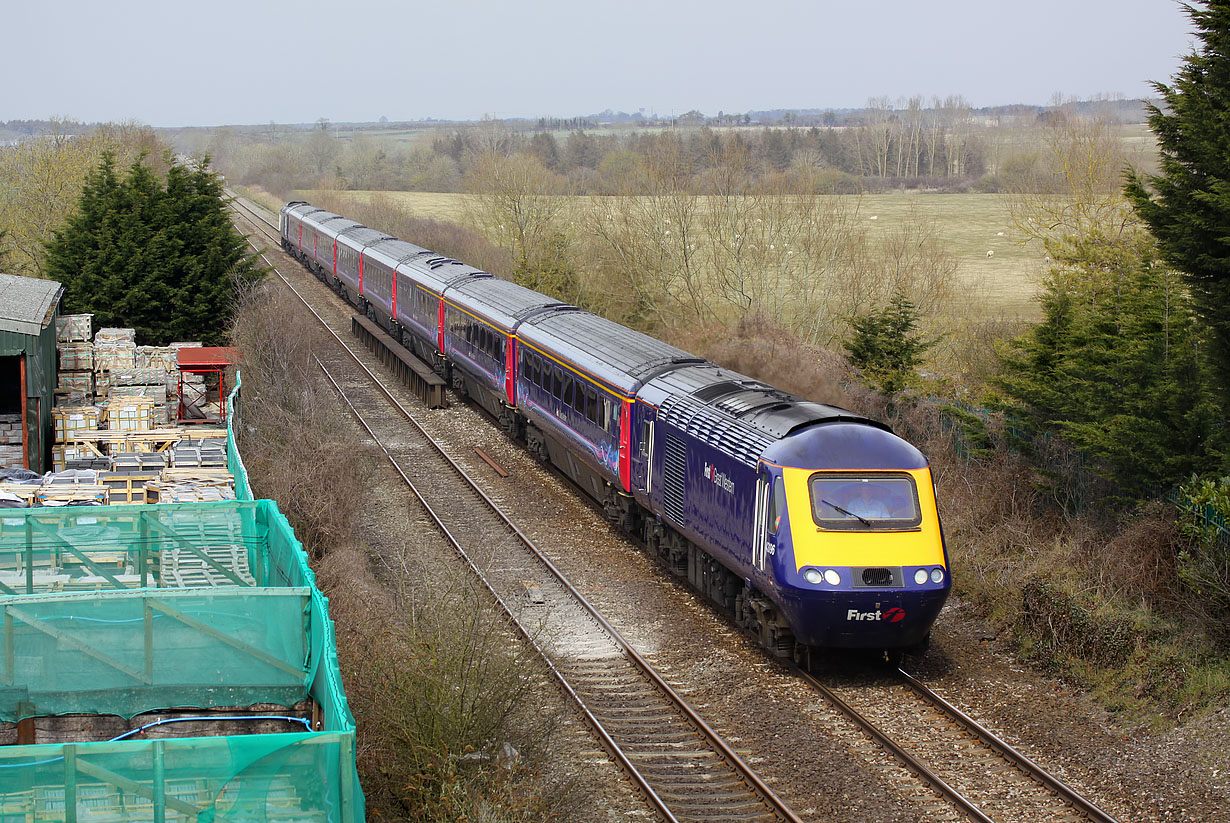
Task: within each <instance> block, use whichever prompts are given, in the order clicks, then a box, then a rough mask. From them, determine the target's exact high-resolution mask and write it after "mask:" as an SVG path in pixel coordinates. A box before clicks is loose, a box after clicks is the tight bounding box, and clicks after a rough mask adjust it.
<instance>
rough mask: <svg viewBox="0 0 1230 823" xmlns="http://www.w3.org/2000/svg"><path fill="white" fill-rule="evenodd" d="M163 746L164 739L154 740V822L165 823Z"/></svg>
mask: <svg viewBox="0 0 1230 823" xmlns="http://www.w3.org/2000/svg"><path fill="white" fill-rule="evenodd" d="M165 747H166V743H165V742H164V741H162V740H155V741H154V785H153V789H154V823H166V819H167V785H166V761H165V759H164V758H163V749H164V748H165Z"/></svg>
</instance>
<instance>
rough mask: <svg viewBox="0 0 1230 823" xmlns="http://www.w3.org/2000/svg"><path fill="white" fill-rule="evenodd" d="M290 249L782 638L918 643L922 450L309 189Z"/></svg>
mask: <svg viewBox="0 0 1230 823" xmlns="http://www.w3.org/2000/svg"><path fill="white" fill-rule="evenodd" d="M280 222H281V234H282V246H283V248H284V249H285V250H286V251H287V252H288V253H290V254H292V255H293V256H295V257H296V258H297V259H299V260H300V261H301V262H302V263H303V264H304V265H305V266H307V267H308V268H309V269H310V270H311V271H313V272H315V273H316V275H317V276H318V277H320V278H321V279H322V280H323V281H324V282H326V283H328V284H329V285H330V286H332V287H333V288H334V289H335V290H336V291H337V292H338V294H339V295H341V296H342V297H343V298H344V299H346V300H348V301H349V302H351V303H352V304H353V305H354V306H356V307H357V308H358V309H359V310H360V311H363V312H364V313H366V314H367V316H368V317H370V318H371V319H373V320H374V321H376V322H377V323H379V324H380V325H381V326H382V327H383V328H385V329H386V330H387V331H388V332H389V334H390V335H391V336H392V337H393V338H394V339H395V340H397V341H399V342H400V343H401V344H402V345H404V346H405V347H406V348H408V349H410V350H411V351H413V352H414V353H415V354H417V355H418V356H419V357H420V358H422V359H424V360H425V361H427V362H429V363H432V364H433V366H434V368H435V369H436V370H437V371H438V372H439V373H440V374H441V375H442V376H444V377H446V378H447V379H449V380H450V381H451V383H452V385H453V387H454V388H456V389H457V390H459V391H461V392H463V393H465V394H467V395H469V396H470V397H471V398H472V399H473V400H474V401H476V402H477V403H479V404H480V405H481V406H483V407H484V408H485V409H486V410H487V411H489V412H490V413H491V414H492V415H493V416H495V417H496V418H497V419H498V420H499V421H500V423H501V424H502V425H503V426H504V427H505V428H506V429H507V430H508V431H509V432H510V433H511V434H512V435H514V436H515V437H518V438H521V439H523V440H524V441H525V443H526V444H527V446H528V447H529V448H530V449H531V450H532V451H533V452H534V453H536V454H537V455H539V456H540V457H541V458H542V459H543V460H545V461H548V462H550V463H552V464H553V465H555V466H556V467H557V468H558V469H559V470H560V471H562V472H563V473H564V474H566V475H567V476H568V477H570V478H571V479H572V480H573V481H574V482H575V483H576V484H577V485H578V486H579V487H580V488H581V489H583V490H584V491H586V492H587V493H588V494H590V495H592V496H593V497H594V498H595V499H596V500H597V501H599V502H600V503H601V504H602V506H603V508H604V510H605V511H606V514H607V516H608V518H609V519H610V520H611V521H612V522H613V523H617V524H618V525H620V526H621V527H622V528H623V529H625V530H626V531H628V532H629V533H631V534H634V535H636V536H637V537H639V538H640V539H641V540H642V541H643V542H644V543H645V545H646V546H648V547H649V549H650V550H651V551H652V552H654V553H655V554H657V555H658V556H659V557H660V558H661V559H662V560H663V561H664V562H665V564H666V565H667V566H668V568H669V569H670V570H671V571H672V572H673V573H675V574H677V575H679V576H682V577H686V578H687V579H688V581H689V582H690V583H691V584H692V585H693V586H695V587H696V588H697V589H699V590H700V591H701V592H703V593H704V594H706V595H707V596H708V597H709V598H710V599H711V600H713V601H714V602H716V603H717V604H719V605H720V606H721V607H722V608H723V609H725V610H726V611H727V612H728V613H729V614H730V615H731V616H732V617H733V618H734V619H735V620H736V621H737V622H738V623H739V624H741V625H742V626H744V627H746V628H747V629H749V630H751V631H753V632H754V633H755V634H756V635H757V636H758V637H759V638H760V641H761V643H762V644H763V645H764V646H765V647H766V648H768V649H770V650H771V651H773V652H774V653H775V654H778V655H782V656H791V655H793V656H794V657H795V658H796V659H801V658H802V657H804V656H806V655H807V654H808V653H809V651H810V650H811V649H812V648H826V647H827V648H833V647H844V648H866V649H874V650H880V651H884V652H886V653H888V654H890V655H895V654H898V653H900V652H901V651H903V650H911V649H916V648H919V647H921V646H923V645H924V644H925V643H926V641H927V639H928V637H929V633H930V629H931V626H932V623H933V622H934V621H935V618H936V616H937V614H938V613H939V611H940V608H941V606H943V604H944V601H945V599H946V598H947V596H948V592H949V589H950V586H951V578H950V573H949V567H948V558H947V553H946V550H945V547H944V538H943V534H942V531H941V528H940V518H939V513H938V510H937V507H936V495H935V486H934V483H933V480H932V476H931V471H930V468H929V465H928V463H927V460H926V458H925V457H923V455H922V454H921V453H920V452H919V451H918V450H917V449H916V448H914V447H913V446H911V445H910V444H909V443H907V442H906V441H904V440H902V439H901V438H899V437H897V436H896V435H894V434H893V433H892V432H891V431H890V430H889V428H888V427H887V426H885V425H883V424H881V423H878V422H876V421H874V420H870V419H867V418H865V417H861V416H859V415H856V414H852V413H850V412H848V411H845V410H843V409H839V408H836V407H833V406H825V405H820V404H817V403H811V402H808V401H805V400H802V399H800V398H798V397H794V396H791V395H789V394H786V393H784V392H781V391H778V390H777V389H774V388H773V387H772V386H768V385H766V384H764V383H761V382H759V381H756V380H753V379H751V378H748V377H745V376H743V375H741V374H737V373H735V372H732V371H729V370H727V369H724V368H721V367H720V366H717V365H715V364H713V363H710V362H707V361H705V360H703V359H701V358H698V357H695V356H693V355H690V354H688V353H687V352H685V351H682V350H680V349H677V348H675V347H673V346H668V345H666V344H665V343H662V342H660V341H658V340H655V339H653V338H651V337H648V336H646V335H644V334H641V333H639V332H636V331H633V330H631V329H628V328H626V327H624V326H621V325H619V324H617V323H614V322H611V321H609V320H606V319H604V318H602V317H599V316H597V315H594V314H591V313H589V312H586V311H582V310H581V309H578V308H577V307H575V306H571V305H567V304H564V303H561V302H559V301H557V300H553V299H552V298H550V297H548V296H546V295H543V294H539V293H538V292H535V291H531V290H529V289H526V288H523V287H521V286H518V285H516V284H514V283H511V282H508V281H506V280H501V279H499V278H496V277H493V276H492V275H490V274H488V273H486V272H483V271H480V270H478V269H475V268H473V267H471V266H467V265H465V264H464V263H461V262H459V261H456V260H452V259H449V258H447V257H445V256H442V255H438V254H435V253H433V252H431V251H429V250H427V249H423V248H421V247H419V246H415V245H412V244H410V243H406V242H403V241H401V240H397V239H395V238H392V237H390V236H388V235H386V234H384V233H382V232H379V231H376V230H374V229H370V228H367V227H366V226H362V225H360V224H358V223H356V222H354V221H353V220H348V219H347V218H345V217H342V216H340V215H337V214H333V213H331V212H327V211H324V210H322V209H319V208H315V207H313V206H311V205H309V204H307V203H303V202H293V203H288V204H287V205H286V206H285V207H284V208H283V209H282V212H281V221H280Z"/></svg>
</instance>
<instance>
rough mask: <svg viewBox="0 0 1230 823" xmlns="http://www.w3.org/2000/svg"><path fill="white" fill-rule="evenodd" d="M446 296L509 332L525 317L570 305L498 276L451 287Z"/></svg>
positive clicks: (448, 299)
mask: <svg viewBox="0 0 1230 823" xmlns="http://www.w3.org/2000/svg"><path fill="white" fill-rule="evenodd" d="M484 273H485V272H484ZM444 299H445V301H446V302H448V303H453V304H454V305H457V306H459V307H461V308H462V309H464V310H466V311H468V312H470V313H472V314H475V315H478V316H479V317H483V318H485V319H487V320H490V321H491V322H493V323H496V324H497V325H499V326H500V327H502V328H503V329H504V330H505V331H507V330H509V329H515V328H517V324H518V323H520V322H521V321H522V320H524V319H525V318H527V317H530V316H532V315H534V314H538V313H539V312H541V311H544V310H547V309H554V308H561V307H565V306H566V305H567V304H565V303H561V302H560V301H558V300H554V299H552V298H550V297H547V296H546V295H545V294H539V293H538V292H536V291H533V290H532V289H527V288H526V287H525V286H519V285H517V284H516V283H513V282H510V281H508V280H501V279H499V278H498V277H491V278H482V279H478V280H467V281H465V282H463V283H461V284H460V285H458V286H456V287H454V288H450V289H449V290H448V293H447V294H445V295H444ZM568 308H571V307H568Z"/></svg>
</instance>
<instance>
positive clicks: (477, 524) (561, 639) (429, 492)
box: [275, 268, 801, 823]
mask: <svg viewBox="0 0 1230 823" xmlns="http://www.w3.org/2000/svg"><path fill="white" fill-rule="evenodd" d="M276 271H277V270H276V268H275V272H276ZM278 276H279V277H282V276H281V274H280V273H278ZM282 280H283V282H284V283H286V285H287V286H288V287H289V288H291V289H292V291H294V293H295V294H296V295H299V297H300V299H301V300H303V302H304V305H305V306H307V307H308V309H309V310H311V311H312V313H313V314H314V315H315V316H316V317H317V319H318V320H320V322H321V324H322V325H323V326H324V327H325V329H326V330H327V331H328V332H329V334H331V335H332V336H333V337H334V339H335V340H336V342H337V343H338V346H337V347H335V348H334V349H333V350H332V352H330V353H322V356H321V357H320V360H319V362H320V366H321V368H322V370H323V371H324V373H325V375H326V376H327V377H328V379H329V381H330V382H331V383H332V384H333V386H334V387H335V388H336V389H337V391H338V393H339V395H340V396H341V397H342V399H343V400H344V402H345V403H346V404H347V405H348V406H349V407H350V409H351V411H352V412H353V413H354V415H355V417H356V419H357V420H358V421H359V423H360V425H362V426H363V428H364V429H365V430H366V431H367V432H368V434H369V435H370V437H371V438H372V440H374V441H375V442H376V444H377V445H378V446H379V447H380V448H381V449H382V450H383V452H384V454H385V455H386V456H387V457H388V459H389V461H390V463H391V464H392V465H393V467H394V469H395V470H396V471H397V473H398V474H399V475H401V477H402V479H403V480H404V481H405V482H406V484H407V486H408V487H409V488H410V489H411V491H412V492H413V494H414V495H415V496H416V497H417V498H418V500H419V501H420V503H421V504H422V506H423V507H424V509H425V511H426V512H427V515H428V516H429V517H430V518H431V520H432V521H433V522H434V523H435V524H436V526H437V528H438V529H439V530H440V532H441V534H442V535H443V536H444V538H445V539H446V540H447V541H448V542H449V543H450V544H451V545H452V546H453V547H454V549H455V550H456V551H457V552H458V554H459V555H460V556H461V557H462V558H463V559H464V560H465V561H466V562H467V563H468V564H469V565H470V567H471V569H472V570H473V571H474V573H475V574H476V575H478V577H479V578H480V579H481V580H482V582H483V584H484V585H485V586H486V587H487V588H488V589H489V591H490V592H491V594H492V595H493V597H494V598H495V599H496V601H497V602H498V603H499V604H500V606H501V607H502V608H503V609H504V610H505V612H506V613H507V615H508V617H509V619H510V620H512V621H513V622H514V623H515V625H516V626H517V627H518V628H519V629H520V630H521V632H522V633H523V635H524V636H525V637H526V638H527V639H528V640H529V641H530V642H531V643H533V644H534V645H535V646H536V647H537V648H538V650H539V651H540V653H541V654H542V656H543V658H544V659H545V660H546V661H547V664H548V666H549V668H550V669H551V671H552V673H553V674H554V675H555V676H556V678H557V679H558V681H559V682H560V684H561V686H562V687H563V689H564V690H565V691H566V692H567V693H568V694H569V695H570V696H571V697H573V698H574V699H575V700H576V702H577V704H578V705H579V706H580V708H581V711H582V712H583V714H584V715H585V717H586V719H587V720H588V721H589V723H590V724H591V726H593V728H594V730H595V732H596V733H597V734H598V736H599V737H600V738H601V739H602V740H603V742H604V743H605V744H606V746H607V748H608V749H609V750H610V751H611V753H612V755H613V756H614V757H615V759H616V760H617V761H618V762H619V763H620V765H622V766H623V768H624V769H625V771H626V772H627V773H628V774H629V776H630V777H631V778H632V779H633V781H634V782H635V783H636V784H637V786H638V787H639V788H640V789H641V791H642V792H643V793H644V794H645V796H646V797H647V798H648V800H649V802H650V804H651V805H652V806H654V807H655V808H656V809H657V810H658V811H659V813H660V814H662V816H663V817H664V818H666V819H667V820H672V821H714V823H720V821H748V822H749V823H751V822H752V821H791V822H792V823H801V821H800V820H799V818H798V817H797V816H796V815H795V814H794V812H792V811H791V810H790V808H789V807H787V806H786V805H785V804H784V803H783V802H782V801H781V800H780V799H779V798H778V797H777V796H776V795H775V794H774V793H773V791H772V790H771V789H770V788H769V787H768V786H767V785H766V784H765V783H764V782H763V781H762V780H761V779H760V777H759V776H758V775H757V774H756V773H755V772H754V771H753V770H752V769H751V768H750V767H748V766H747V764H745V763H744V762H743V761H742V759H741V758H740V757H739V756H738V754H736V753H735V751H734V750H733V749H732V748H731V747H730V746H728V745H727V744H726V743H725V741H723V740H722V739H721V738H720V737H719V736H718V735H717V734H716V732H714V731H713V730H712V729H710V728H709V726H708V725H707V724H706V723H705V722H704V720H703V719H701V717H700V715H699V714H697V713H696V711H695V710H694V709H693V708H692V707H691V706H689V705H688V703H687V702H686V701H685V700H684V699H683V698H682V697H680V696H679V695H678V694H677V693H676V692H675V691H674V690H673V689H672V688H671V687H670V686H669V685H668V684H667V683H666V681H665V680H664V679H663V678H662V677H661V676H660V675H659V674H658V673H657V672H656V671H655V670H654V669H653V667H652V666H650V665H649V663H648V662H647V661H645V660H644V658H642V657H641V656H640V655H639V654H638V653H637V652H636V650H635V649H633V648H632V646H631V645H630V644H629V643H628V642H627V641H626V640H625V639H624V638H623V637H622V636H621V635H620V634H619V632H618V631H616V630H615V628H614V627H613V626H611V625H610V623H608V622H607V621H606V619H605V618H604V617H602V615H601V614H599V613H598V611H597V610H596V609H594V608H593V607H592V606H591V605H590V604H589V602H588V601H587V600H586V599H585V598H584V597H583V596H582V595H581V593H580V592H579V591H578V590H577V589H576V587H575V586H573V584H572V583H570V582H569V581H568V580H567V579H566V578H565V577H564V576H563V575H562V574H561V573H560V572H559V571H558V569H556V567H555V566H554V565H553V564H552V563H551V562H550V560H548V559H547V557H546V556H545V555H544V554H543V553H542V551H540V550H539V548H538V546H536V545H535V544H534V542H533V541H532V540H531V539H530V538H529V537H527V536H526V535H525V534H524V533H523V532H522V531H521V530H520V529H519V528H518V527H517V526H516V525H515V524H514V523H513V522H512V521H511V520H510V519H509V518H508V517H507V516H506V515H505V514H504V513H503V512H502V511H501V510H500V509H499V507H498V506H497V505H496V504H495V502H494V501H492V500H491V498H490V497H488V496H487V494H486V493H485V492H483V491H482V489H481V488H480V487H479V485H478V484H477V483H476V482H475V481H474V480H473V479H472V478H471V477H470V476H469V475H468V474H467V473H466V471H465V470H464V469H463V468H462V467H461V466H460V465H459V464H458V463H457V462H456V461H455V460H453V459H452V458H451V457H450V456H449V455H448V453H447V451H446V450H445V449H444V448H443V446H442V445H441V444H439V443H437V442H436V441H435V440H434V439H433V438H432V437H431V436H430V435H429V434H428V433H427V432H426V431H425V430H424V429H423V428H422V427H420V426H419V425H418V422H417V421H416V420H415V419H414V416H413V414H411V412H410V411H409V410H408V409H406V408H405V406H403V405H402V404H401V403H400V402H399V401H398V400H397V398H396V397H395V396H394V394H393V393H392V392H391V391H389V390H388V389H387V388H386V387H385V385H384V383H383V382H382V381H381V380H380V378H379V377H378V376H377V375H376V374H375V373H374V372H373V371H372V370H371V369H369V367H368V366H367V365H366V364H365V362H364V361H365V359H366V358H365V357H364V356H363V355H364V354H366V353H365V352H361V351H359V350H356V349H355V348H353V347H351V346H350V345H349V344H348V343H347V342H346V341H345V340H343V339H342V337H341V336H340V334H339V333H338V331H337V330H335V329H333V328H332V327H331V326H330V324H329V323H328V322H326V321H325V319H324V318H323V317H321V315H320V314H318V313H317V312H316V311H315V310H314V309H313V308H312V306H311V304H310V303H309V302H308V301H307V300H306V299H304V298H303V296H302V294H301V293H300V291H299V290H298V289H296V288H295V286H294V285H293V284H291V282H290V280H289V279H287V278H284V277H283V278H282ZM356 364H357V365H358V366H359V370H358V372H356V369H355V368H354V366H355V365H356ZM392 410H395V411H396V414H391V413H390V411H392ZM407 423H409V425H410V433H411V434H412V435H414V436H413V437H412V438H408V437H407V434H408V432H407V425H406V424H407Z"/></svg>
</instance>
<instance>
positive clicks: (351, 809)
mask: <svg viewBox="0 0 1230 823" xmlns="http://www.w3.org/2000/svg"><path fill="white" fill-rule="evenodd" d="M337 748H338V751H339V754H340V757H339V758H338V759H339V760H340V762H339V763H338V771H339V774H338V778H339V779H340V781H341V784H342V786H341V789H342V815H341V817H342V820H343V821H344V823H350V821H353V820H354V819H355V806H354V777H355V772H354V769H355V765H354V754H355V752H354V732H344V733H343V734H342V739H341V742H340V744H339V745H338V747H337ZM73 823H76V821H73Z"/></svg>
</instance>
